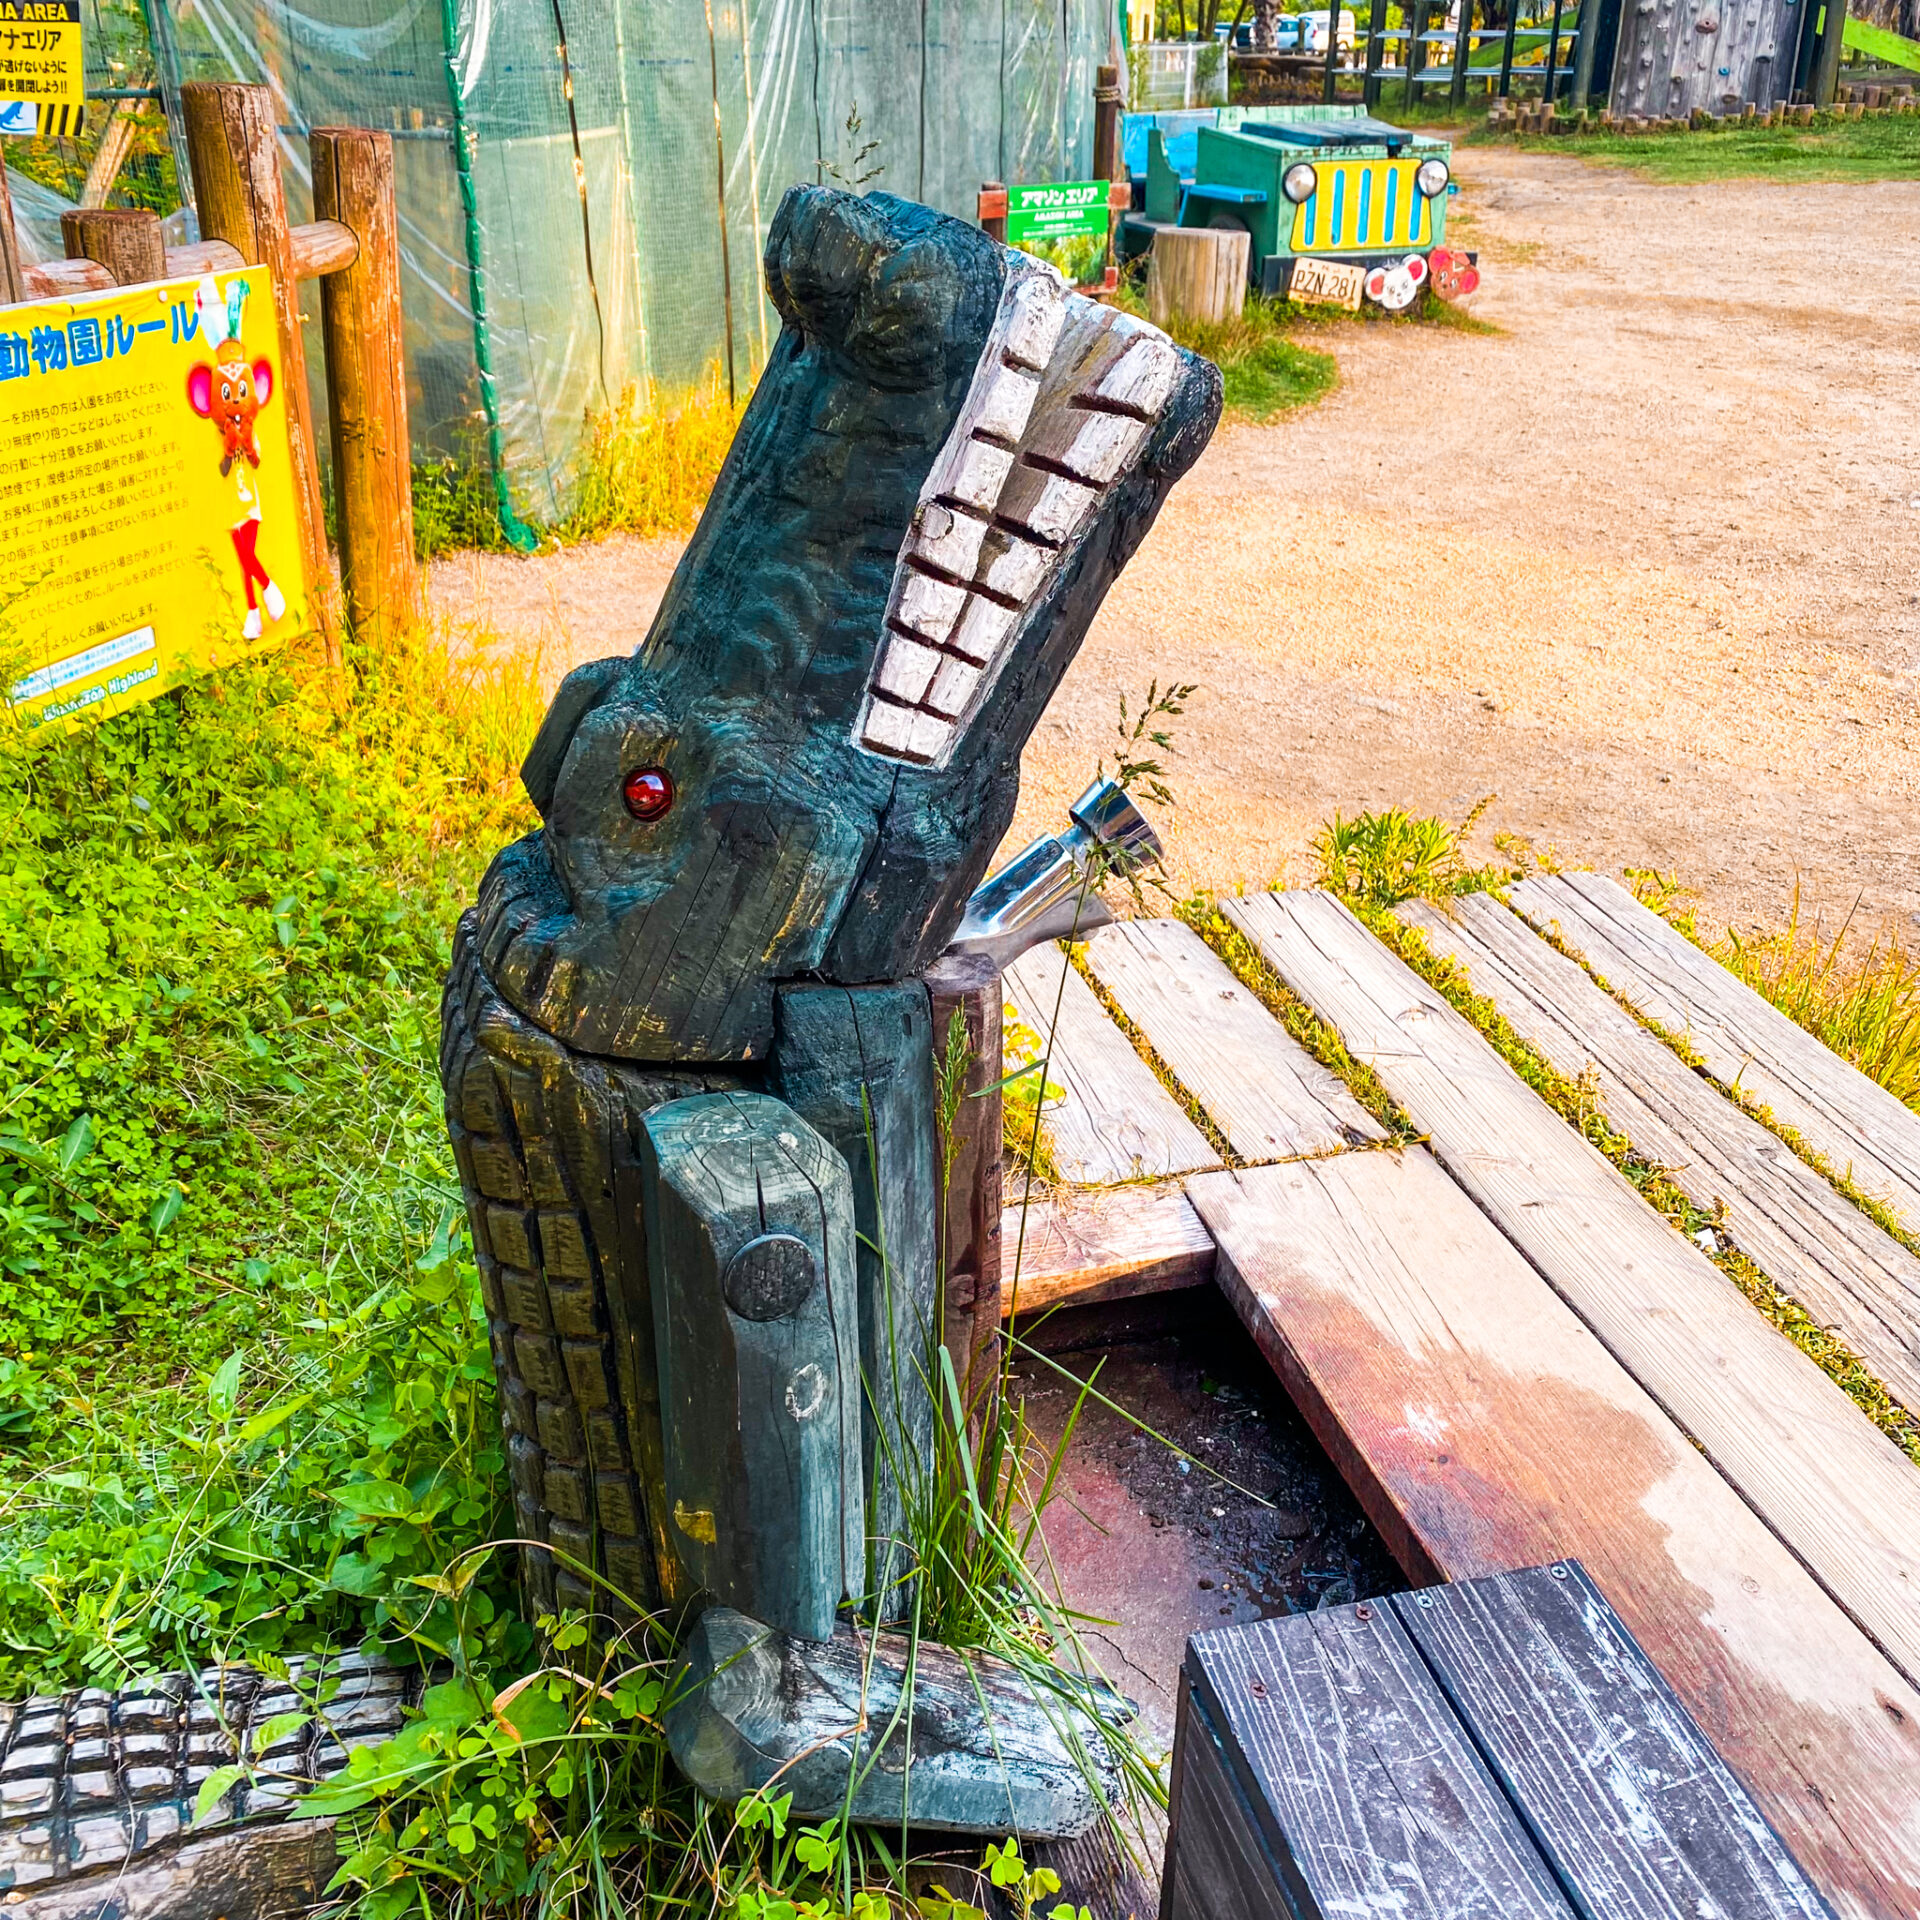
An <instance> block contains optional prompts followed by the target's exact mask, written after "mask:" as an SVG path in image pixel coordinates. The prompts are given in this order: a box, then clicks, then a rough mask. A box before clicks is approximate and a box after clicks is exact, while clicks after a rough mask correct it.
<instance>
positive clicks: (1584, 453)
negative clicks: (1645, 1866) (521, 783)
mask: <svg viewBox="0 0 1920 1920" xmlns="http://www.w3.org/2000/svg"><path fill="white" fill-rule="evenodd" d="M1458 178H1459V180H1460V182H1461V185H1462V194H1461V196H1460V198H1459V199H1458V200H1457V201H1456V202H1455V207H1456V212H1457V216H1458V218H1459V220H1460V225H1459V227H1458V228H1457V230H1456V231H1457V232H1458V233H1459V234H1460V235H1461V236H1462V237H1463V238H1464V240H1465V242H1466V244H1468V245H1471V246H1475V247H1477V248H1479V249H1480V254H1481V270H1482V274H1483V277H1484V286H1483V289H1482V292H1481V294H1480V295H1479V297H1478V298H1477V300H1476V302H1475V305H1474V311H1475V313H1476V314H1477V315H1478V316H1479V317H1480V318H1481V319H1483V320H1486V321H1488V322H1491V323H1492V324H1493V325H1494V326H1495V327H1497V328H1498V329H1499V332H1498V333H1497V334H1495V335H1474V334H1468V333H1464V332H1455V331H1441V330H1434V329H1427V328H1411V327H1383V326H1361V325H1353V324H1336V325H1331V326H1329V327H1327V328H1325V329H1323V330H1320V339H1321V341H1322V343H1323V344H1325V345H1326V346H1327V347H1328V348H1330V350H1331V351H1333V352H1334V353H1335V354H1336V355H1337V357H1338V359H1339V363H1340V375H1341V378H1340V385H1339V388H1338V390H1337V391H1336V392H1335V393H1334V394H1333V395H1332V397H1331V398H1330V399H1328V400H1326V401H1325V402H1323V403H1322V404H1321V405H1319V406H1317V407H1315V408H1313V409H1311V410H1309V411H1307V412H1305V413H1303V414H1299V415H1297V416H1294V417H1293V418H1290V419H1288V420H1284V421H1282V422H1280V423H1278V424H1276V425H1274V426H1271V427H1228V428H1225V429H1223V430H1222V431H1221V433H1220V434H1219V435H1218V436H1217V437H1216V439H1215V441H1214V444H1213V446H1212V447H1211V448H1210V449H1209V450H1208V452H1207V454H1206V456H1205V458H1204V459H1203V460H1202V462H1201V463H1200V465H1199V466H1198V467H1197V468H1196V469H1195V471H1194V472H1193V473H1192V474H1191V475H1190V476H1189V477H1188V479H1187V480H1186V481H1185V482H1184V483H1183V485H1182V486H1181V488H1180V489H1179V490H1178V491H1177V492H1176V493H1175V495H1174V497H1173V499H1172V500H1171V501H1170V502H1169V504H1168V506H1167V509H1166V511H1165V512H1164V513H1163V515H1162V516H1161V519H1160V522H1159V524H1158V526H1157V527H1156V528H1155V530H1154V533H1153V534H1152V536H1151V537H1150V538H1149V540H1148V541H1147V543H1146V545H1145V546H1144V547H1143V549H1142V550H1141V552H1140V554H1139V555H1138V556H1137V558H1136V559H1135V560H1134V562H1133V564H1132V566H1131V567H1130V568H1129V570H1128V571H1127V573H1126V575H1125V576H1124V577H1123V578H1122V579H1121V581H1120V582H1119V584H1118V585H1117V586H1116V587H1115V589H1114V591H1113V593H1112V595H1111V596H1110V597H1109V599H1108V602H1107V604H1106V607H1105V609H1104V610H1103V612H1102V614H1101V617H1100V619H1099V621H1098V622H1097V623H1096V625H1095V627H1094V629H1093V631H1092V633H1091V635H1090V636H1089V638H1088V641H1087V644H1086V647H1085V649H1084V650H1083V652H1082V654H1081V656H1080V659H1079V660H1078V662H1077V663H1076V665H1075V667H1074V669H1073V671H1072V673H1071V674H1070V676H1069V677H1068V680H1067V683H1066V685H1065V686H1064V687H1063V688H1062V690H1061V693H1060V695H1059V696H1058V698H1057V699H1056V700H1055V702H1054V704H1053V707H1052V709H1051V710H1050V712H1049V713H1048V715H1047V717H1046V719H1045V720H1044V721H1043V722H1042V724H1041V726H1040V728H1039V730H1038V732H1037V733H1036V734H1035V736H1034V739H1033V742H1032V744H1031V746H1030V748H1029V750H1028V754H1027V761H1026V778H1025V783H1024V792H1023V796H1022V803H1021V811H1020V817H1019V820H1018V821H1017V822H1016V836H1017V838H1024V837H1025V836H1026V835H1027V834H1029V833H1031V832H1035V831H1039V830H1040V829H1041V828H1043V827H1048V826H1051V825H1053V824H1055V823H1057V822H1059V821H1061V820H1062V819H1063V816H1064V808H1065V805H1066V803H1067V801H1068V800H1070V799H1071V798H1072V796H1073V794H1074V793H1076V792H1077V791H1078V790H1079V788H1080V787H1081V786H1082V785H1084V784H1085V782H1086V781H1087V780H1088V779H1089V778H1090V777H1091V775H1092V773H1093V771H1094V768H1095V765H1096V763H1097V762H1098V761H1099V759H1100V757H1101V755H1102V754H1103V752H1107V751H1109V750H1110V748H1111V744H1112V725H1113V716H1114V712H1115V705H1116V696H1117V694H1118V693H1119V692H1120V691H1122V690H1125V691H1126V692H1128V693H1129V694H1133V693H1137V692H1139V691H1141V690H1144V689H1145V687H1146V686H1147V684H1148V682H1149V681H1151V680H1153V679H1156V678H1157V679H1159V680H1160V681H1161V682H1162V683H1165V682H1166V681H1168V680H1188V681H1197V682H1199V683H1200V687H1201V691H1200V692H1199V693H1198V694H1197V695H1196V696H1195V698H1194V700H1193V702H1192V705H1191V707H1190V709H1189V711H1188V714H1187V716H1186V718H1185V720H1184V721H1182V722H1180V723H1179V725H1178V733H1177V745H1178V748H1179V757H1178V759H1177V760H1176V761H1175V762H1174V763H1173V767H1172V785H1173V786H1174V788H1175V790H1176V792H1177V795H1178V799H1179V805H1178V808H1177V810H1176V811H1175V812H1174V814H1173V815H1172V817H1171V818H1170V819H1167V820H1165V821H1164V822H1163V823H1162V825H1163V827H1164V829H1165V837H1166V839H1167V841H1168V844H1169V848H1170V864H1171V867H1172V869H1173V876H1174V878H1175V879H1176V880H1177V881H1178V882H1179V883H1180V884H1182V885H1183V886H1184V885H1207V886H1213V887H1231V886H1233V885H1234V884H1236V883H1240V882H1244V883H1247V884H1249V885H1262V884H1269V883H1271V882H1273V881H1274V880H1276V879H1279V878H1282V877H1291V878H1293V879H1296V880H1300V879H1305V878H1306V877H1307V876H1308V872H1309V864H1308V861H1307V859H1306V856H1305V850H1306V847H1307V845H1308V842H1309V840H1310V838H1311V836H1312V833H1313V830H1314V828H1315V826H1316V825H1317V824H1318V823H1319V822H1320V821H1322V820H1324V819H1325V818H1327V817H1328V816H1329V815H1330V814H1332V813H1333V812H1334V811H1335V810H1336V809H1339V810H1341V811H1344V812H1347V813H1349V814H1351V813H1353V812H1355V811H1358V810H1360V809H1362V808H1366V807H1379V806H1385V805H1400V806H1404V807H1407V808H1409V809H1412V810H1415V811H1418V812H1438V813H1443V814H1447V815H1449V816H1453V817H1458V816H1459V815H1460V814H1462V813H1464V812H1465V810H1466V809H1467V808H1468V807H1469V806H1471V805H1472V804H1473V802H1474V801H1476V800H1477V799H1479V798H1480V797H1481V796H1482V795H1483V794H1487V793H1497V794H1498V795H1499V798H1498V800H1497V801H1496V802H1495V804H1494V805H1493V807H1492V808H1491V809H1490V810H1489V813H1488V816H1487V826H1488V828H1489V830H1491V829H1506V830H1509V831H1513V832H1516V833H1519V834H1522V835H1524V836H1526V837H1527V838H1528V839H1530V840H1531V841H1533V842H1534V843H1535V844H1536V845H1537V846H1539V847H1541V848H1543V849H1544V848H1549V847H1551V848H1552V849H1554V850H1556V851H1557V853H1558V855H1559V857H1560V858H1561V859H1562V860H1565V861H1568V862H1571V863H1574V864H1579V865H1592V866H1596V867H1599V868H1602V869H1604V870H1607V871H1612V872H1617V871H1619V870H1620V869H1621V868H1622V867H1623V866H1654V867H1659V868H1662V869H1668V870H1677V871H1678V872H1679V873H1680V875H1681V876H1682V877H1683V878H1684V879H1685V880H1686V881H1687V882H1688V883H1689V884H1691V885H1692V886H1694V887H1696V888H1698V889H1699V891H1700V893H1701V894H1702V896H1703V902H1704V905H1705V908H1706V910H1707V914H1708V916H1709V917H1713V918H1718V919H1725V920H1731V921H1734V922H1736V923H1737V924H1740V925H1742V926H1747V925H1752V924H1755V923H1766V922H1773V921H1777V920H1778V919H1779V918H1781V917H1782V916H1783V914H1784V911H1785V908H1786V904H1787V900H1788V897H1789V895H1790V892H1791V890H1792V887H1793V885H1794V881H1795V878H1796V875H1797V876H1799V877H1800V878H1801V880H1802V882H1803V886H1804V891H1805V895H1806V898H1807V899H1808V900H1809V902H1811V903H1813V904H1814V905H1815V906H1817V907H1818V908H1819V909H1820V910H1821V912H1822V913H1823V914H1825V915H1826V916H1827V917H1828V918H1829V920H1831V919H1833V918H1836V917H1837V916H1838V915H1840V914H1842V913H1844V912H1845V910H1846V909H1847V908H1848V907H1849V906H1850V905H1851V904H1852V903H1853V901H1854V898H1855V896H1856V895H1862V896H1864V905H1863V912H1864V913H1865V914H1866V915H1867V916H1868V917H1869V918H1870V919H1873V920H1877V919H1879V918H1880V917H1882V916H1888V915H1891V916H1897V919H1898V922H1899V924H1900V926H1901V930H1902V932H1903V933H1904V934H1906V935H1907V936H1908V937H1910V938H1911V937H1913V935H1914V932H1915V927H1916V925H1920V817H1917V814H1916V799H1917V798H1920V794H1917V793H1916V788H1917V787H1920V753H1917V751H1916V750H1917V749H1920V723H1916V719H1915V698H1916V694H1917V693H1920V469H1916V464H1915V449H1916V447H1920V283H1917V282H1916V281H1915V280H1914V279H1913V278H1912V276H1910V275H1904V274H1902V273H1901V272H1899V271H1898V270H1897V268H1896V267H1895V265H1894V263H1896V262H1898V261H1902V260H1907V259H1911V258H1912V257H1914V255H1915V253H1916V251H1920V183H1912V182H1894V183H1880V184H1871V185H1855V184H1844V185H1843V184H1831V185H1813V186H1795V187H1793V188H1791V189H1784V188H1779V187H1773V186H1769V185H1767V184H1766V183H1764V182H1760V181H1737V182H1721V183H1713V184H1705V185H1691V186H1658V185H1654V184H1652V183H1650V182H1648V181H1646V180H1644V179H1642V178H1641V177H1640V176H1638V175H1637V174H1634V173H1631V172H1627V171H1624V170H1616V169H1605V168H1599V167H1591V166H1588V165H1585V164H1583V163H1581V162H1578V161H1574V160H1569V159H1563V158H1560V157H1557V156H1553V155H1542V154H1520V153H1516V152H1512V151H1508V150H1504V149H1492V150H1469V151H1468V152H1465V153H1463V154H1462V155H1461V156H1459V166H1458ZM675 554H676V548H675V547H674V545H673V544H672V543H661V542H655V543H650V544H648V543H641V542H637V541H631V540H627V541H619V540H616V541H610V542H608V543H606V544H604V545H602V546H597V547H590V548H579V549H574V550H572V551H570V552H564V553H560V554H557V555H552V556H548V557H544V558H538V559H535V560H531V561H526V560H516V559H511V558H504V557H491V556H489V557H479V556H468V557H464V558H461V559H457V560H454V561H449V562H445V563H442V564H441V565H440V566H439V567H437V568H436V569H435V578H434V594H435V599H436V603H437V604H438V605H440V606H441V607H443V608H444V609H446V610H447V611H448V612H450V613H453V614H455V615H460V614H465V613H470V612H473V611H475V610H476V609H477V610H479V611H481V612H483V613H484V614H485V615H486V617H488V618H490V619H491V620H492V621H493V622H494V623H495V624H496V625H497V626H498V627H499V628H500V630H501V631H502V633H503V634H505V635H508V636H510V637H512V638H514V639H515V640H516V641H519V642H522V643H526V644H533V643H536V642H538V643H541V644H543V646H544V650H545V664H546V667H547V670H548V671H549V672H550V673H551V674H553V675H554V676H555V677H556V678H557V676H558V674H559V672H561V671H562V670H563V669H564V667H565V666H567V665H569V664H571V663H573V662H574V661H577V660H582V659H590V658H596V657H599V656H601V655H604V654H607V653H613V652H621V651H626V650H629V649H630V648H631V647H632V646H634V645H635V644H636V643H637V642H638V641H639V639H640V638H641V636H642V635H643V633H644V631H645V629H646V625H647V623H648V620H649V619H650V618H651V615H652V611H653V608H654V606H655V605H656V604H657V601H658V598H659V595H660V592H661V590H662V588H663V587H664V585H665V582H666V578H667V576H668V574H669V572H670V571H671V568H672V564H673V560H674V558H675Z"/></svg>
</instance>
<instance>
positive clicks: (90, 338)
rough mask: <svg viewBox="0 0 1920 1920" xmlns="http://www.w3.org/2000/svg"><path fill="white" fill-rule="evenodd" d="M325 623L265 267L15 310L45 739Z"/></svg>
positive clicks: (16, 574)
mask: <svg viewBox="0 0 1920 1920" xmlns="http://www.w3.org/2000/svg"><path fill="white" fill-rule="evenodd" d="M307 624H308V608H307V586H306V582H305V580H304V578H303V577H302V574H301V567H300V539H299V530H298V528H297V526H296V524H295V521H294V490H293V460H292V455H291V452H290V449H289V446H288V442H287V415H286V406H285V397H284V395H283V394H282V393H281V391H280V366H279V349H278V346H277V344H276V339H275V330H274V314H273V296H272V292H271V289H270V286H269V283H268V278H267V272H266V269H265V268H264V267H247V268H245V269H243V270H241V271H240V272H237V273H230V274H221V275H219V276H217V277H216V276H213V275H208V276H207V277H206V278H205V279H202V280H198V281H193V280H180V281H168V282H165V283H162V284H160V285H156V286H146V287H120V288H117V289H115V290H114V291H113V292H111V293H97V294H87V295H85V296H83V297H81V298H79V299H74V300H48V301H42V302H38V303H36V304H32V305H27V306H15V307H0V672H3V673H4V679H0V687H3V688H4V691H5V697H6V703H7V706H8V707H9V709H10V710H11V712H12V714H13V717H14V719H15V720H16V721H17V722H18V723H19V724H20V725H22V726H24V727H27V728H41V727H52V726H68V725H73V724H75V723H77V722H78V721H80V720H83V719H94V718H99V717H101V716H103V715H106V714H110V713H117V712H119V711H120V710H121V709H123V708H125V707H127V706H129V705H131V704H133V703H134V702H135V701H139V700H150V699H152V698H153V696H154V695H155V694H158V693H163V692H165V691H166V689H167V688H169V687H173V686H178V685H179V684H180V682H182V681H183V680H187V679H191V678H192V677H193V676H194V675H195V674H200V673H205V672H206V671H208V669H210V668H213V667H218V666H220V665H222V664H224V663H225V662H227V661H230V660H233V659H235V658H236V657H238V656H239V655H241V654H243V653H248V652H251V651H253V650H255V649H257V648H260V647H266V646H272V645H274V644H276V643H277V642H279V641H280V640H283V639H285V638H286V637H287V636H288V635H289V634H292V633H297V632H299V631H300V630H301V629H302V628H304V627H305V626H306V625H307Z"/></svg>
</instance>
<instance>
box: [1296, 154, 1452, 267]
mask: <svg viewBox="0 0 1920 1920" xmlns="http://www.w3.org/2000/svg"><path fill="white" fill-rule="evenodd" d="M1418 164H1419V163H1418V162H1417V161H1413V160H1317V161H1315V162H1314V167H1315V170H1316V171H1317V172H1318V174H1319V176H1320V187H1319V191H1318V192H1317V193H1315V194H1314V195H1313V196H1312V197H1311V198H1310V199H1308V200H1307V201H1305V202H1303V203H1302V204H1301V205H1300V206H1297V207H1295V208H1294V210H1293V251H1294V252H1295V253H1359V252H1363V251H1377V250H1383V249H1385V248H1388V247H1424V246H1430V245H1431V244H1432V241H1433V208H1432V206H1431V204H1430V203H1429V202H1428V200H1427V197H1426V195H1425V194H1423V193H1422V192H1421V191H1420V189H1419V188H1418V187H1417V186H1415V185H1414V183H1413V176H1414V171H1415V169H1416V167H1417V166H1418Z"/></svg>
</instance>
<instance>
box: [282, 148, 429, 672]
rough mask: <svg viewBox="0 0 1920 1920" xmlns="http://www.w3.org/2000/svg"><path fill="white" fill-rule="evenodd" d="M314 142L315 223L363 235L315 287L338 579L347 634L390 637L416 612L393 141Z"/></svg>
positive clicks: (413, 617) (410, 620)
mask: <svg viewBox="0 0 1920 1920" xmlns="http://www.w3.org/2000/svg"><path fill="white" fill-rule="evenodd" d="M309 149H310V151H311V153H312V156H313V214H314V219H315V220H316V221H329V220H330V221H336V222H338V224H339V225H341V226H342V227H345V228H347V229H348V230H349V231H350V232H351V233H352V235H353V237H354V239H355V240H356V241H357V242H358V249H357V252H356V254H355V256H354V259H353V262H352V264H351V265H350V266H346V267H342V268H340V269H338V270H337V271H335V272H332V273H329V274H328V275H326V277H325V278H324V279H322V280H321V282H320V318H321V327H322V330H323V334H324V337H325V340H326V350H327V392H328V396H329V399H330V402H331V407H330V410H331V413H332V416H333V418H332V431H333V489H334V499H335V501H336V502H337V503H338V506H339V536H340V579H341V584H342V586H343V587H344V588H345V591H346V601H347V617H348V618H349V620H350V621H351V622H352V623H353V630H354V632H355V633H356V634H357V635H359V636H360V637H361V638H362V639H369V638H373V639H385V638H387V637H389V636H390V635H391V634H392V633H393V632H395V631H396V630H397V629H399V628H401V627H405V626H407V625H409V624H411V623H412V622H413V621H414V620H415V619H417V618H418V617H419V612H420V607H419V597H420V587H419V576H418V573H417V571H416V569H415V566H414V558H413V470H412V458H413V456H412V442H411V439H410V438H409V435H408V432H407V370H406V361H405V358H404V356H403V353H402V346H401V328H400V234H399V225H398V221H397V219H396V217H395V213H394V198H393V139H392V136H391V135H389V134H385V133H374V132H369V131H364V130H361V129H356V128H346V127H316V128H315V129H314V130H313V133H312V135H311V136H310V141H309Z"/></svg>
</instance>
